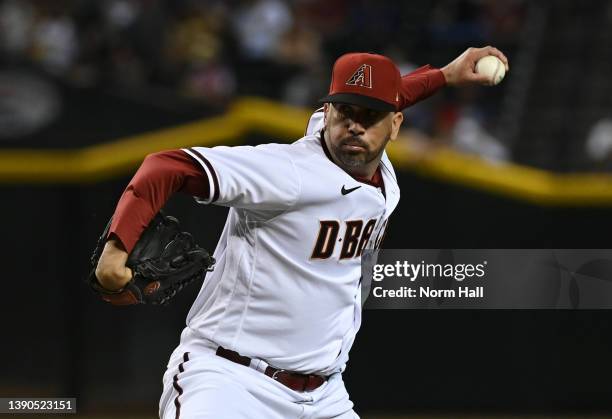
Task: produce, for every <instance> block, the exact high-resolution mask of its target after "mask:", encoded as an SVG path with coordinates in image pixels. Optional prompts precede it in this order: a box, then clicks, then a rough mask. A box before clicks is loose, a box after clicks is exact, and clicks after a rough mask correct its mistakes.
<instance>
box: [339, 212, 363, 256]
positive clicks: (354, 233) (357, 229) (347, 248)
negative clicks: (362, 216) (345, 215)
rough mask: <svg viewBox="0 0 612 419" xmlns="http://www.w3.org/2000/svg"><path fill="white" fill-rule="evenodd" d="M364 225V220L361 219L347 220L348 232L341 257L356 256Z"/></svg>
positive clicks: (345, 234)
mask: <svg viewBox="0 0 612 419" xmlns="http://www.w3.org/2000/svg"><path fill="white" fill-rule="evenodd" d="M362 227H363V221H361V220H354V221H347V222H346V232H345V233H344V241H343V243H342V251H340V259H348V258H352V257H354V256H355V252H356V251H357V247H358V246H359V237H360V236H361V229H362Z"/></svg>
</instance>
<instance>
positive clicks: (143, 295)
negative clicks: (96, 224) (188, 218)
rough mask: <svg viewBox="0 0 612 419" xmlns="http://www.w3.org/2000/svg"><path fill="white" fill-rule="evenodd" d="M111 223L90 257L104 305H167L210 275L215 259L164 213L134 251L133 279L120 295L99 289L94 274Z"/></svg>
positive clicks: (130, 264) (93, 284) (130, 263)
mask: <svg viewBox="0 0 612 419" xmlns="http://www.w3.org/2000/svg"><path fill="white" fill-rule="evenodd" d="M111 221H112V218H111V220H110V221H109V222H108V224H107V225H106V228H105V229H104V232H103V233H102V236H100V239H99V240H98V243H97V245H96V248H95V249H94V252H93V254H92V256H91V266H92V271H91V273H90V274H89V278H88V282H89V285H90V286H91V287H92V288H93V290H94V291H96V292H97V293H98V294H99V295H100V296H101V297H102V299H103V300H104V301H106V302H109V303H111V304H114V305H130V304H167V303H168V302H169V301H170V300H171V299H172V298H173V297H174V296H175V295H176V293H177V292H178V291H180V290H181V289H183V287H184V286H185V285H187V284H189V283H190V282H193V281H194V280H196V279H199V278H201V277H202V276H203V274H204V272H205V271H211V270H212V268H213V265H214V264H215V259H214V258H213V257H212V256H210V255H209V254H208V252H207V251H206V250H204V249H202V248H201V247H199V246H198V245H197V244H196V243H195V241H194V239H193V237H192V236H191V234H189V233H187V232H184V231H181V230H180V228H179V222H178V220H177V219H176V218H174V217H169V216H166V215H164V214H163V213H162V212H161V211H160V212H159V213H158V214H157V215H156V216H155V218H153V220H151V222H150V223H149V225H148V226H147V228H146V229H145V230H144V232H143V233H142V235H141V236H140V238H139V239H138V242H137V243H136V245H135V246H134V248H133V249H132V252H131V253H130V255H129V257H128V260H127V262H126V266H128V267H129V268H130V269H131V270H132V279H131V280H130V282H128V283H127V285H126V286H125V287H123V288H122V289H120V290H118V291H110V290H107V289H105V288H104V287H102V286H101V285H100V283H99V282H98V279H97V278H96V275H95V271H96V267H97V266H98V260H99V259H100V255H101V254H102V249H103V248H104V244H105V243H106V239H107V236H108V230H109V229H110V225H111Z"/></svg>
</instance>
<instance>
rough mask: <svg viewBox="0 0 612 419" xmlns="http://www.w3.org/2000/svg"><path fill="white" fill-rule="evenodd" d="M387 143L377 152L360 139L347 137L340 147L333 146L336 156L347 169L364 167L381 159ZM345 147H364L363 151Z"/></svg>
mask: <svg viewBox="0 0 612 419" xmlns="http://www.w3.org/2000/svg"><path fill="white" fill-rule="evenodd" d="M386 143H387V142H386V141H385V142H383V146H382V147H380V148H379V149H376V150H371V149H370V147H368V145H367V144H366V143H365V141H363V140H362V139H361V138H359V137H352V136H351V137H347V138H344V139H343V140H342V141H340V144H338V146H334V145H331V144H330V145H331V148H332V151H333V154H334V156H335V157H336V158H337V159H338V160H339V161H340V163H342V165H343V166H345V167H347V168H356V167H362V166H365V165H366V164H368V163H370V162H371V161H373V160H375V159H376V158H377V157H379V156H380V155H381V154H382V152H383V150H384V147H385V146H384V145H385V144H386ZM344 145H356V146H359V147H363V150H361V151H352V150H347V149H345V148H343V146H344Z"/></svg>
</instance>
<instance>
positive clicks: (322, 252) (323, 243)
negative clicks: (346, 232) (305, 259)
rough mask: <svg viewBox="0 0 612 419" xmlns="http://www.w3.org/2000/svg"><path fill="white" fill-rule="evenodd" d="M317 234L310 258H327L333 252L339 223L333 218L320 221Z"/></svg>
mask: <svg viewBox="0 0 612 419" xmlns="http://www.w3.org/2000/svg"><path fill="white" fill-rule="evenodd" d="M319 223H320V225H321V226H320V228H319V235H318V237H317V241H316V243H315V247H314V249H313V250H312V255H311V256H310V258H311V259H327V258H328V257H330V256H331V255H332V253H334V247H335V246H336V238H337V237H338V231H339V230H340V223H338V221H335V220H327V221H320V222H319Z"/></svg>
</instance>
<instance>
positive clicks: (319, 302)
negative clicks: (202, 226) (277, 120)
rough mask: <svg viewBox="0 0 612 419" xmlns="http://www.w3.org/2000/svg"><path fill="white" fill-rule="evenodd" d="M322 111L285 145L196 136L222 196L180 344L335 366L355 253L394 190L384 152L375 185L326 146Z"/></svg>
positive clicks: (318, 368) (352, 302) (346, 328)
mask: <svg viewBox="0 0 612 419" xmlns="http://www.w3.org/2000/svg"><path fill="white" fill-rule="evenodd" d="M321 128H322V112H320V111H319V112H316V113H315V114H314V115H313V116H312V118H311V120H310V123H309V125H308V129H307V132H306V136H305V137H303V138H301V139H300V140H298V141H296V142H295V143H293V144H265V145H260V146H257V147H250V146H240V147H223V146H222V147H213V148H203V147H195V148H191V149H185V150H184V151H185V152H186V153H188V154H189V155H190V156H191V157H193V158H194V159H195V160H196V161H198V162H199V163H200V164H201V165H202V169H203V170H204V172H205V173H206V174H207V177H208V181H209V184H210V185H209V188H210V195H209V199H208V200H207V201H206V202H204V203H207V204H209V203H212V204H217V205H224V206H229V207H231V209H230V211H229V215H228V218H227V222H226V224H225V228H224V230H223V233H222V235H221V239H220V241H219V244H218V246H217V248H216V250H215V253H214V257H215V259H216V260H217V264H216V267H215V270H214V271H213V272H210V273H208V274H207V276H206V280H205V282H204V284H203V286H202V289H201V290H200V293H199V295H198V297H197V299H196V301H195V302H194V304H193V306H192V308H191V310H190V312H189V315H188V317H187V327H186V328H185V330H184V331H183V334H182V337H181V344H180V345H179V348H178V350H179V351H181V352H183V351H184V352H192V353H197V351H198V348H202V347H204V346H203V342H207V341H208V342H207V343H206V346H209V345H210V343H211V342H212V343H214V344H216V345H221V346H223V347H225V348H227V349H231V350H234V351H237V352H239V353H240V354H241V355H244V356H248V357H251V358H256V359H261V360H265V362H267V363H268V364H269V365H272V366H274V367H276V368H282V369H287V370H292V371H298V372H302V373H317V374H322V375H328V374H331V373H334V372H339V371H342V370H344V365H345V363H346V361H347V360H348V352H349V349H350V348H351V346H352V344H353V341H354V339H355V334H356V333H357V330H358V329H359V326H360V324H361V295H360V294H361V293H360V277H361V257H360V255H361V252H362V251H363V249H364V248H372V247H375V246H377V244H378V243H379V242H380V240H381V238H382V235H383V234H384V229H385V227H386V223H387V219H388V218H389V216H390V215H391V213H392V211H393V210H394V209H395V207H396V205H397V203H398V201H399V195H400V194H399V187H398V185H397V180H396V177H395V173H394V171H393V168H392V166H391V163H390V161H389V159H388V158H387V156H386V154H384V155H383V157H382V160H381V174H382V178H383V181H384V187H383V188H379V187H375V186H373V185H371V184H368V183H364V182H360V181H358V180H356V179H354V178H353V177H351V176H350V175H349V174H348V173H347V172H345V171H344V170H342V169H341V168H340V167H339V166H337V165H336V164H335V163H334V162H333V161H332V160H331V159H330V157H329V153H328V151H327V149H326V147H325V144H324V140H323V139H322V138H321V133H320V131H321Z"/></svg>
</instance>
